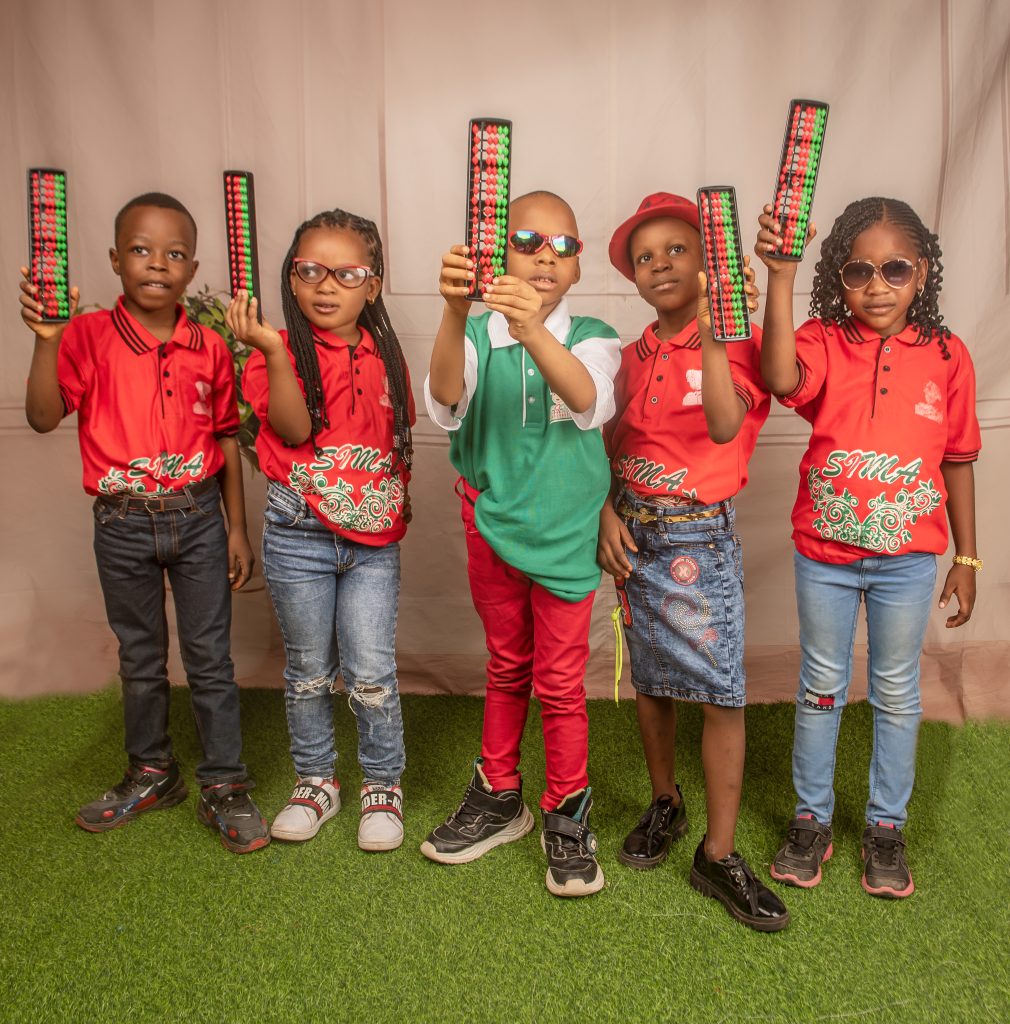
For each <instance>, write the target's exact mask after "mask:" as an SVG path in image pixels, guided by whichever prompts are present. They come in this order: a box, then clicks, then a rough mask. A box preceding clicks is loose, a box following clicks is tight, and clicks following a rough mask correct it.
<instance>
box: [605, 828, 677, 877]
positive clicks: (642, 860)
mask: <svg viewBox="0 0 1010 1024" xmlns="http://www.w3.org/2000/svg"><path fill="white" fill-rule="evenodd" d="M688 828H689V826H688V823H687V822H686V821H683V822H681V824H679V825H678V826H677V827H676V828H675V829H674V830H673V831H672V832H671V833H670V842H669V843H668V844H667V847H666V849H665V850H663V852H662V853H657V854H656V856H655V857H634V856H632V855H631V854H630V853H625V852H624V848H623V847H622V848H621V849H620V850H618V851H617V859H618V860H619V861H620V862H621V863H622V864H624V865H625V866H626V867H629V868H635V869H636V870H638V871H649V870H651V869H652V868H658V867H659V865H660V864H662V863H663V861H664V860H666V858H667V857H668V856H669V855H670V847H671V846H672V845H673V844H674V843H675V842H676V841H677V840H678V839H683V838H684V836H686V835H687V833H688Z"/></svg>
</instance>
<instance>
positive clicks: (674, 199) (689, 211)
mask: <svg viewBox="0 0 1010 1024" xmlns="http://www.w3.org/2000/svg"><path fill="white" fill-rule="evenodd" d="M656 217H676V218H677V220H682V221H684V222H685V223H687V224H690V225H691V227H693V228H694V229H695V230H699V227H698V206H697V204H696V203H694V202H692V201H691V200H690V199H685V198H684V197H683V196H675V195H673V193H671V192H653V193H652V195H651V196H646V197H645V198H644V199H643V200H642V202H641V203H640V204H639V207H638V211H637V212H636V213H635V214H633V215H632V216H631V217H629V218H628V219H627V220H626V221H625V222H624V223H623V224H622V225H621V226H620V227H619V228H618V229H617V230H616V231H615V232H614V236H613V238H611V239H610V262H611V263H613V265H614V266H615V267H617V269H618V270H619V271H620V272H621V273H622V274H623V275H624V276H625V277H626V278H627V279H628V280H629V281H634V280H635V271H634V268H633V267H632V266H631V254H630V253H629V252H628V242H630V241H631V234H632V232H633V231H634V230H635V228H637V227H638V225H639V224H642V223H644V222H645V221H647V220H654V219H655V218H656Z"/></svg>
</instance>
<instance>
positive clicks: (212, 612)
mask: <svg viewBox="0 0 1010 1024" xmlns="http://www.w3.org/2000/svg"><path fill="white" fill-rule="evenodd" d="M115 241H116V244H115V247H114V248H112V249H110V250H109V256H110V259H111V261H112V269H113V272H114V273H115V274H116V275H117V276H118V277H119V278H120V279H121V280H122V283H123V294H122V296H120V298H119V300H118V302H117V303H116V306H115V308H114V309H112V310H100V311H99V312H96V313H87V314H84V315H82V316H79V317H75V318H74V319H73V320H71V321H70V322H69V323H66V324H63V323H58V324H52V323H42V322H41V316H40V313H41V307H40V305H39V303H38V302H37V301H36V299H35V291H36V289H35V288H34V287H33V286H32V285H31V284H30V283H29V282H28V272H27V269H26V268H24V267H22V269H21V273H22V276H23V277H24V278H25V280H24V281H23V282H22V284H21V292H22V294H21V306H22V310H21V315H22V318H23V319H24V321H25V323H26V324H28V326H29V327H30V328H31V329H32V330H33V331H34V332H35V335H36V338H35V352H34V355H33V357H32V364H31V370H30V373H29V377H28V391H27V396H26V399H25V412H26V415H27V417H28V422H29V424H31V426H32V428H33V429H35V430H37V431H38V432H39V433H47V432H48V431H50V430H53V429H54V428H55V427H56V426H57V425H58V424H59V422H60V420H61V419H62V418H63V417H64V416H66V415H68V414H69V413H71V412H75V411H76V412H77V414H78V438H79V442H80V448H81V461H82V462H83V465H84V489H85V490H86V491H87V492H88V493H89V494H93V495H94V496H95V504H94V515H95V556H96V559H97V562H98V574H99V578H100V580H101V584H102V592H103V594H104V596H105V607H106V613H107V615H108V619H109V625H110V626H111V627H112V630H113V632H114V633H115V634H116V636H117V638H118V639H119V658H120V666H119V672H120V676H121V677H122V685H123V712H124V719H125V731H126V752H127V755H128V757H129V767H128V768H127V771H126V774H125V775H124V777H123V780H122V782H120V783H118V784H117V785H115V786H113V787H112V788H111V789H110V790H108V791H107V792H106V793H104V794H103V795H102V796H101V797H99V798H98V799H97V800H94V801H92V802H91V803H88V804H85V806H83V807H82V808H81V809H80V811H79V813H78V815H77V819H76V821H77V824H78V825H79V826H80V827H81V828H83V829H85V830H87V831H89V832H105V831H108V830H109V829H112V828H117V827H118V826H120V825H124V824H126V823H127V822H128V821H132V820H133V819H134V818H135V817H136V816H137V815H138V814H141V813H143V812H144V811H149V810H153V809H155V808H159V807H161V808H164V807H172V806H174V805H175V804H178V803H180V802H181V801H182V800H184V799H185V797H186V795H187V791H186V785H185V783H184V781H183V779H182V777H181V775H180V772H179V766H178V764H177V762H176V761H175V758H174V757H173V755H172V742H171V739H170V738H169V736H168V731H167V726H168V710H169V682H168V673H167V665H166V659H167V655H168V636H167V627H166V622H165V573H166V571H167V573H168V578H169V580H170V581H171V584H172V592H173V597H174V603H175V609H176V619H177V622H178V627H179V641H180V649H181V653H182V659H183V664H184V665H185V667H186V676H187V679H188V682H189V686H190V690H191V692H192V702H193V714H194V716H195V718H196V723H197V732H198V733H199V736H200V740H201V743H202V744H203V753H204V759H203V761H202V762H201V763H200V764H199V765H198V766H197V769H196V777H197V779H198V781H199V782H200V787H201V790H200V800H199V803H198V805H197V818H198V819H199V820H200V821H201V822H202V823H203V824H205V825H208V826H210V827H212V828H216V829H217V830H218V831H219V832H220V835H221V841H222V843H223V844H224V846H225V847H226V848H227V849H229V850H232V851H233V852H235V853H246V852H248V851H251V850H256V849H258V848H260V847H262V846H265V845H266V843H267V842H269V834H268V833H267V828H266V822H265V821H264V820H263V818H262V816H261V815H260V813H259V811H258V810H257V808H256V805H255V804H254V803H253V801H252V799H251V798H250V796H249V793H248V790H249V789H250V788H251V787H252V783H251V781H250V780H249V777H248V774H247V772H246V767H245V765H244V764H243V763H242V761H241V746H242V740H241V732H240V728H239V695H238V688H237V686H236V685H235V676H234V669H233V667H232V661H231V654H230V639H229V633H230V630H231V590H237V589H238V588H239V587H241V586H242V585H243V584H244V583H245V581H246V580H247V579H248V577H249V572H250V570H251V568H252V562H253V555H252V549H251V547H250V545H249V539H248V537H247V536H246V526H245V509H244V505H243V494H242V473H241V465H240V462H239V453H238V443H237V441H236V439H235V434H236V432H237V429H238V410H237V406H236V402H235V371H234V367H233V364H232V360H231V355H230V353H229V351H228V348H227V346H226V345H225V343H224V340H223V339H222V338H221V337H220V336H219V335H217V334H215V333H214V332H213V331H211V330H209V329H207V328H205V327H201V326H199V325H198V324H195V323H193V322H192V321H190V320H188V319H187V317H186V314H185V311H184V310H183V309H182V307H181V306H180V305H179V304H178V301H179V298H180V297H181V296H182V294H183V292H184V291H185V290H186V286H187V285H188V284H189V283H190V281H192V279H193V275H194V274H195V273H196V268H197V261H196V259H195V252H196V224H195V223H194V221H193V218H192V216H191V215H190V213H189V211H188V210H187V209H186V208H185V207H184V206H183V205H182V204H181V203H180V202H179V201H178V200H177V199H173V198H172V197H171V196H167V195H164V194H163V193H159V192H153V193H148V194H145V195H142V196H138V197H137V198H136V199H132V200H131V201H130V202H128V203H127V204H126V205H125V206H124V207H123V209H122V210H120V212H119V214H118V215H117V216H116V225H115ZM78 298H79V295H78V291H77V289H76V288H75V289H73V292H72V309H73V310H76V307H77V302H78ZM222 500H223V502H224V505H225V511H226V512H227V516H228V530H227V534H226V532H225V527H224V521H223V519H222V516H221V508H220V505H221V502H222Z"/></svg>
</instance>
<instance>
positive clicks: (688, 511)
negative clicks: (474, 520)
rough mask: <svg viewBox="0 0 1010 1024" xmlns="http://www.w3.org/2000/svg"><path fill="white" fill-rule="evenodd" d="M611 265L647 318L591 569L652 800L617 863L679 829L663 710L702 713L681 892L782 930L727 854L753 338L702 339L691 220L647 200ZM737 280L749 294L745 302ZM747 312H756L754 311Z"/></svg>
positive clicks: (702, 307)
mask: <svg viewBox="0 0 1010 1024" xmlns="http://www.w3.org/2000/svg"><path fill="white" fill-rule="evenodd" d="M610 261H611V263H613V265H614V266H615V267H616V268H617V269H618V270H619V271H620V272H621V273H622V274H623V275H624V276H625V277H626V278H628V279H629V280H630V281H634V282H635V285H636V286H637V288H638V291H639V294H640V295H641V296H642V298H643V299H645V301H646V302H648V303H649V305H650V306H652V307H653V308H654V309H655V310H656V314H657V317H658V319H657V320H656V322H655V323H653V324H652V325H651V326H649V327H647V328H646V329H645V331H644V332H643V334H642V337H641V338H640V339H639V340H638V341H637V342H636V343H635V344H633V345H629V346H627V347H626V348H625V349H624V351H623V353H622V357H621V369H620V371H619V372H618V375H617V381H616V388H615V400H616V403H617V414H616V415H615V416H614V418H613V419H612V420H611V421H610V423H609V424H608V425H607V427H606V429H605V431H604V439H605V442H606V446H607V454H608V456H609V457H610V460H611V468H612V471H613V476H614V482H613V488H612V498H611V500H610V501H607V502H606V503H605V504H604V507H603V511H602V512H601V513H600V538H599V547H598V558H599V562H600V565H601V566H602V567H603V568H604V569H605V570H606V571H607V572H609V573H610V574H611V575H612V576H613V577H614V580H615V582H616V584H617V588H618V594H619V596H620V599H621V604H622V607H623V609H624V624H625V632H626V634H627V638H628V648H629V651H630V654H631V669H632V681H633V683H634V686H635V689H636V691H637V701H636V703H637V711H638V723H639V728H640V730H641V734H642V745H643V747H644V750H645V760H646V765H647V767H648V770H649V777H650V779H651V782H652V803H651V804H650V805H649V807H648V808H647V809H646V811H645V813H644V814H643V815H642V817H641V819H640V820H639V822H638V824H637V825H636V826H635V828H634V829H633V830H632V831H631V833H630V835H628V837H627V839H626V840H625V842H624V846H623V848H622V849H621V851H620V853H619V854H618V856H619V858H620V860H621V861H622V862H623V863H624V864H627V865H628V866H630V867H634V868H653V867H656V866H657V865H659V864H661V863H662V862H663V861H664V860H665V859H666V856H667V852H668V850H669V847H670V844H671V842H672V841H673V840H674V839H679V838H681V837H682V836H684V835H685V834H686V833H687V813H686V811H685V808H684V801H683V799H682V797H681V793H680V787H679V786H678V785H677V783H676V778H675V755H674V741H675V736H676V721H677V718H676V715H677V712H676V705H675V704H674V701H675V700H689V701H695V702H698V703H701V704H702V705H703V707H704V728H703V733H702V764H703V767H704V770H705V793H706V803H707V811H708V830H707V833H706V835H705V836H704V837H703V838H702V840H701V842H700V843H699V845H698V848H697V850H696V852H695V855H694V864H693V866H692V868H691V884H692V885H693V886H694V888H695V889H697V890H698V891H699V892H701V893H703V894H704V895H706V896H712V897H714V898H716V899H718V900H719V901H720V902H722V903H723V905H724V906H725V907H726V909H727V910H728V911H729V913H730V914H731V915H732V916H733V917H734V918H735V919H736V920H738V921H740V922H741V923H743V924H746V925H748V926H749V927H751V928H755V929H757V930H758V931H778V930H780V929H781V928H784V927H785V926H786V925H787V924H788V923H789V914H788V912H787V910H786V908H785V905H784V904H783V903H782V901H781V900H780V899H779V898H778V896H776V895H775V894H774V893H773V892H771V891H770V890H769V889H768V888H767V887H766V886H764V885H763V884H762V883H761V882H759V881H758V880H757V879H756V878H755V877H754V874H753V872H752V871H751V870H750V868H749V867H748V865H747V863H746V861H745V860H744V859H743V857H741V856H740V854H739V853H737V852H736V851H735V849H734V833H735V830H736V820H737V813H738V811H739V805H740V790H741V787H742V782H743V761H744V745H745V743H744V741H745V734H744V703H745V699H746V698H745V691H744V673H743V643H744V636H743V616H744V606H743V568H742V564H741V555H740V541H739V539H738V538H737V536H736V533H735V532H734V515H735V513H734V508H733V496H734V495H735V494H736V493H737V492H738V491H739V490H740V489H741V488H742V487H743V485H744V484H745V483H746V481H747V462H748V459H749V458H750V456H751V453H752V452H753V451H754V445H755V442H756V440H757V434H758V431H759V430H760V428H761V424H762V423H763V422H764V421H765V419H766V417H767V415H768V404H769V403H768V392H767V391H766V390H765V388H764V385H763V384H762V382H761V373H760V365H759V342H760V332H759V331H758V330H757V329H756V328H755V337H754V338H753V339H752V340H749V341H745V342H738V343H733V344H730V345H723V344H720V343H718V342H716V341H715V340H714V339H713V337H712V331H711V324H710V321H709V312H708V301H707V298H706V295H705V292H704V281H705V278H704V275H703V274H702V273H701V270H702V265H703V261H702V248H701V237H700V234H699V232H698V210H697V207H696V206H695V204H694V203H692V202H690V201H689V200H687V199H684V198H683V197H681V196H676V195H671V194H669V193H665V192H659V193H656V194H654V195H651V196H648V197H646V198H645V199H644V200H643V201H642V203H641V205H640V206H639V208H638V211H637V212H636V213H635V214H634V216H632V217H630V218H629V219H628V220H626V221H625V222H624V223H623V224H622V225H621V226H620V227H619V228H618V229H617V230H616V231H615V232H614V236H613V238H612V239H611V242H610ZM752 281H753V275H752V274H751V273H750V271H749V269H748V293H749V294H750V295H751V297H752V301H753V300H754V299H756V294H757V292H756V289H755V288H754V287H753V283H752ZM755 308H756V304H755Z"/></svg>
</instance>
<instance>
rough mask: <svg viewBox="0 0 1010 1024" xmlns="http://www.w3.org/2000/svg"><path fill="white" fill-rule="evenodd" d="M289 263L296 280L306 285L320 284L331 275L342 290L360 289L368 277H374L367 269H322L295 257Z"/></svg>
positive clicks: (351, 267) (308, 261)
mask: <svg viewBox="0 0 1010 1024" xmlns="http://www.w3.org/2000/svg"><path fill="white" fill-rule="evenodd" d="M291 263H292V267H293V268H294V272H295V273H296V274H297V275H298V278H299V279H300V280H302V281H304V282H305V283H306V284H322V283H323V281H325V280H326V278H327V275H329V274H332V275H333V280H334V281H336V282H337V284H339V285H343V287H344V288H360V287H361V286H362V285H363V284H364V283H365V282H366V281H367V280H368V279H369V278H370V277H375V274H374V273H373V272H372V271H371V270H370V269H369V268H368V267H357V266H346V267H324V266H323V265H322V263H316V261H315V260H303V259H299V258H297V257H296V258H295V259H294V260H292V261H291Z"/></svg>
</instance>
